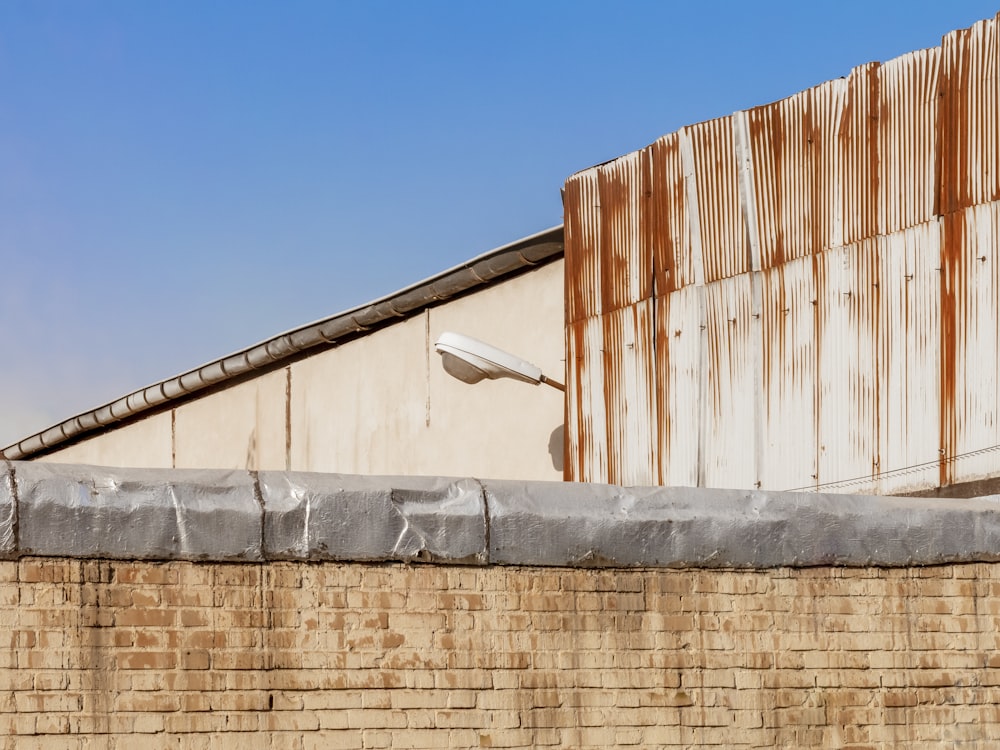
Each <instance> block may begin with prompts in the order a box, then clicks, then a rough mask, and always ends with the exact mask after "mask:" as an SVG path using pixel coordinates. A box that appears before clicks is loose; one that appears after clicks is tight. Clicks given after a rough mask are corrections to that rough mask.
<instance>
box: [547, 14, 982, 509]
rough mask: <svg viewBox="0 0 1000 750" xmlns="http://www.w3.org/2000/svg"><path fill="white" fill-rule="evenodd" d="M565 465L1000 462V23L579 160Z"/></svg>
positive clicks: (953, 474)
mask: <svg viewBox="0 0 1000 750" xmlns="http://www.w3.org/2000/svg"><path fill="white" fill-rule="evenodd" d="M565 201H566V258H567V265H566V268H567V277H566V293H567V295H566V299H567V321H568V324H567V346H568V352H569V367H568V370H569V373H568V379H569V381H570V382H569V391H568V402H567V403H568V406H567V409H568V414H567V425H568V433H567V463H566V466H567V471H566V475H567V478H569V479H579V480H592V481H611V482H623V483H660V484H673V485H691V484H698V485H705V486H714V487H763V488H769V489H799V488H802V489H808V488H824V489H830V490H833V491H850V492H877V493H891V492H899V491H903V490H911V489H918V488H922V487H928V486H933V485H935V484H937V483H939V482H941V483H953V482H957V481H963V480H967V479H974V478H980V477H983V476H995V475H1000V449H998V447H997V446H1000V386H998V378H997V372H998V371H1000V345H998V339H1000V324H998V321H1000V269H998V263H1000V246H998V242H1000V240H998V238H1000V15H998V16H997V18H994V19H991V20H988V21H984V22H981V23H979V24H976V25H975V26H974V27H972V28H971V29H968V30H965V31H958V32H953V33H952V34H949V35H948V36H946V37H945V38H944V43H943V45H942V47H940V48H935V49H930V50H921V51H918V52H913V53H910V54H907V55H904V56H902V57H900V58H897V59H896V60H892V61H890V62H888V63H885V64H882V65H880V64H878V63H870V64H866V65H863V66H859V67H858V68H855V69H854V70H852V71H851V72H850V75H848V76H847V77H846V78H843V79H838V80H835V81H830V82H828V83H825V84H822V85H820V86H816V87H814V88H812V89H809V90H807V91H803V92H801V93H799V94H796V95H794V96H791V97H789V98H787V99H784V100H782V101H779V102H775V103H773V104H768V105H765V106H761V107H755V108H753V109H751V110H747V111H746V112H737V113H736V114H734V115H733V116H731V117H724V118H719V119H717V120H712V121H710V122H706V123H701V124H698V125H693V126H690V127H686V128H683V129H681V130H680V131H678V132H677V133H674V134H670V135H667V136H664V137H663V138H661V139H659V140H658V141H656V143H654V144H652V145H651V146H649V147H648V148H646V149H643V150H641V151H638V152H636V153H634V154H629V155H628V156H625V157H622V158H621V159H618V160H615V161H613V162H610V163H608V164H604V165H601V166H599V167H595V168H593V169H590V170H586V171H584V172H581V173H580V174H578V175H574V176H573V177H572V178H570V180H569V181H568V182H567V186H566V192H565Z"/></svg>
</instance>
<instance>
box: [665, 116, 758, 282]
mask: <svg viewBox="0 0 1000 750" xmlns="http://www.w3.org/2000/svg"><path fill="white" fill-rule="evenodd" d="M681 132H682V137H683V138H685V139H687V140H688V141H689V142H690V144H691V153H692V159H693V168H694V180H695V186H696V190H697V201H696V204H697V222H698V227H697V229H698V235H699V237H700V239H701V251H702V259H703V263H704V279H705V282H706V283H708V282H711V281H716V280H718V279H725V278H729V277H731V276H736V275H737V274H741V273H746V272H747V271H748V270H750V264H749V257H748V253H749V247H748V245H747V232H746V226H745V224H744V221H743V212H742V210H741V208H740V195H739V183H738V175H737V167H736V153H735V150H734V148H733V122H732V117H722V118H719V119H717V120H710V121H708V122H703V123H700V124H698V125H693V126H690V127H687V128H684V129H683V130H682V131H681ZM695 262H696V263H697V260H695ZM696 270H697V269H696Z"/></svg>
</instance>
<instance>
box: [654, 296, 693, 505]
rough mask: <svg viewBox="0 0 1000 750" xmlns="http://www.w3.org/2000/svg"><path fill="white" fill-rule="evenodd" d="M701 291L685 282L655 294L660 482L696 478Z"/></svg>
mask: <svg viewBox="0 0 1000 750" xmlns="http://www.w3.org/2000/svg"><path fill="white" fill-rule="evenodd" d="M703 293H704V287H696V286H687V287H684V288H683V289H679V290H677V291H676V292H673V293H672V294H668V295H665V296H663V297H658V298H657V299H656V376H655V386H656V405H657V419H656V428H657V433H658V435H659V443H658V446H657V448H658V452H659V455H660V473H659V475H658V477H657V483H658V484H664V485H671V486H679V487H694V486H697V484H698V468H699V450H700V446H701V432H702V424H701V418H702V410H701V405H702V400H701V397H700V394H701V376H702V368H701V351H700V349H701V348H700V343H699V342H700V340H701V336H702V331H701V317H702V313H701V297H702V295H703Z"/></svg>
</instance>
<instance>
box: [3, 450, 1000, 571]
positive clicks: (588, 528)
mask: <svg viewBox="0 0 1000 750" xmlns="http://www.w3.org/2000/svg"><path fill="white" fill-rule="evenodd" d="M26 555H44V556H56V557H84V558H110V559H151V560H160V559H163V560H169V559H181V560H213V561H262V560H302V561H329V560H336V561H358V562H372V561H401V562H436V563H460V564H467V565H490V564H496V565H535V566H560V567H564V566H571V567H675V568H706V567H708V568H773V567H808V566H818V565H835V566H837V565H839V566H884V567H901V566H919V565H936V564H942V563H948V562H990V561H997V560H1000V496H987V497H978V498H971V499H932V498H898V497H871V496H861V495H821V494H806V493H798V494H797V493H787V492H768V491H761V490H755V491H742V490H716V489H695V488H684V487H617V486H613V485H599V484H572V483H561V482H520V481H498V480H477V479H470V478H459V479H449V478H442V477H373V476H356V475H344V474H312V473H305V472H270V471H264V472H259V473H256V472H248V471H221V470H219V471H215V470H184V469H109V468H104V467H95V466H78V465H68V464H47V463H30V462H0V557H5V558H8V559H9V558H17V557H21V556H26Z"/></svg>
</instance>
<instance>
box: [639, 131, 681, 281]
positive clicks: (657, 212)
mask: <svg viewBox="0 0 1000 750" xmlns="http://www.w3.org/2000/svg"><path fill="white" fill-rule="evenodd" d="M640 158H641V160H642V164H641V170H642V172H641V187H640V196H641V202H640V216H639V221H640V224H641V229H640V242H641V243H642V249H641V251H640V257H643V258H651V259H652V262H653V278H654V282H653V283H654V286H655V288H654V290H653V294H655V295H657V296H662V295H665V294H669V293H670V292H673V291H676V290H678V289H681V288H683V287H685V286H687V285H688V284H692V283H694V268H693V266H692V258H691V228H690V222H689V219H688V216H689V212H688V206H687V197H686V190H685V185H684V167H683V164H682V160H681V154H680V140H679V138H678V135H677V133H672V134H670V135H667V136H664V137H662V138H660V139H659V140H658V141H656V142H655V143H653V144H652V145H651V146H649V147H647V148H645V149H643V150H642V151H641V152H640Z"/></svg>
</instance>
